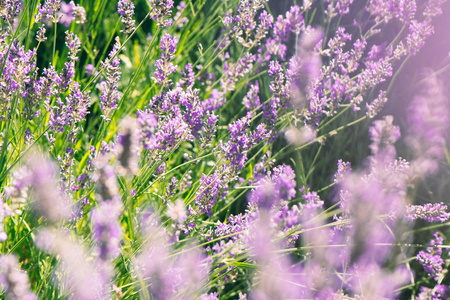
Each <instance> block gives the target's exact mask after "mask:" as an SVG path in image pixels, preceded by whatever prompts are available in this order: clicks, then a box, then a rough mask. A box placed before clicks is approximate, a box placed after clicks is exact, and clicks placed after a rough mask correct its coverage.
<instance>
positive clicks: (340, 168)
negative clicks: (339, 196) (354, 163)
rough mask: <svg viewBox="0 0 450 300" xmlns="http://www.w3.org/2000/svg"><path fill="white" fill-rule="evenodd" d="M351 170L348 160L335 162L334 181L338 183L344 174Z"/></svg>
mask: <svg viewBox="0 0 450 300" xmlns="http://www.w3.org/2000/svg"><path fill="white" fill-rule="evenodd" d="M351 170H352V167H351V164H350V162H348V161H343V160H342V159H340V160H338V162H337V171H336V173H335V174H334V176H333V177H334V182H335V183H338V182H340V181H342V179H344V176H345V174H347V173H348V172H350V171H351Z"/></svg>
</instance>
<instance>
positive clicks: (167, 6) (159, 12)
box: [149, 0, 173, 28]
mask: <svg viewBox="0 0 450 300" xmlns="http://www.w3.org/2000/svg"><path fill="white" fill-rule="evenodd" d="M149 3H150V6H151V8H152V12H151V14H150V17H151V18H152V19H153V20H154V21H155V22H156V25H157V26H158V27H161V28H162V27H167V26H170V25H172V20H171V19H169V17H170V15H171V13H172V8H173V0H150V1H149Z"/></svg>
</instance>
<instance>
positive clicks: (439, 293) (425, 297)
mask: <svg viewBox="0 0 450 300" xmlns="http://www.w3.org/2000/svg"><path fill="white" fill-rule="evenodd" d="M448 292H449V288H448V287H447V286H445V285H443V284H437V285H436V286H435V287H434V288H433V289H430V288H427V287H424V286H422V287H421V288H420V293H419V295H417V297H416V299H417V300H429V299H431V300H444V299H447V298H448Z"/></svg>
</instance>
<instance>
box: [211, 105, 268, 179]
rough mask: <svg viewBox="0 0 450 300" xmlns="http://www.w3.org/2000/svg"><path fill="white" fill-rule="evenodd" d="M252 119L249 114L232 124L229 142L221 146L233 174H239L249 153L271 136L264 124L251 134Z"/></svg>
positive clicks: (229, 128)
mask: <svg viewBox="0 0 450 300" xmlns="http://www.w3.org/2000/svg"><path fill="white" fill-rule="evenodd" d="M251 119H252V114H251V113H250V112H248V113H247V115H246V116H245V117H242V118H241V119H239V120H237V121H236V122H233V123H232V124H230V125H229V127H228V131H229V132H230V136H229V137H230V138H229V140H228V142H226V143H223V142H221V143H220V144H219V147H220V149H221V151H222V153H223V156H224V157H225V159H226V160H227V161H228V164H229V165H228V168H229V170H230V173H231V174H238V172H239V170H241V169H242V168H243V167H244V164H245V162H246V160H247V152H248V151H249V150H250V149H251V148H252V147H253V146H254V145H257V144H259V143H260V142H262V141H263V140H265V139H267V138H268V137H269V136H270V132H268V131H267V130H266V127H265V125H264V124H259V125H258V126H257V128H256V130H255V131H254V132H251V131H250V130H249V127H250V121H251Z"/></svg>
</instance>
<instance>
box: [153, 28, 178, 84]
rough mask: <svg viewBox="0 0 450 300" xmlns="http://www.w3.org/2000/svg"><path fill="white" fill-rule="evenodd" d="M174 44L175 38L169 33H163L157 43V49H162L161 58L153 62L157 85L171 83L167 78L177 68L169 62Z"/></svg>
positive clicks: (172, 54)
mask: <svg viewBox="0 0 450 300" xmlns="http://www.w3.org/2000/svg"><path fill="white" fill-rule="evenodd" d="M176 45H177V41H176V39H175V38H174V37H172V36H171V35H169V34H165V35H164V36H163V37H162V38H161V43H160V45H159V50H161V51H162V53H161V58H160V59H158V60H156V63H155V67H156V70H155V80H156V82H157V83H158V84H159V85H167V86H170V85H171V84H172V81H171V80H170V79H169V80H167V78H168V77H169V75H170V74H172V73H173V72H175V71H176V70H177V66H174V64H173V63H172V62H171V61H172V60H173V59H174V58H175V55H174V54H175V50H176V49H175V46H176Z"/></svg>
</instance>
